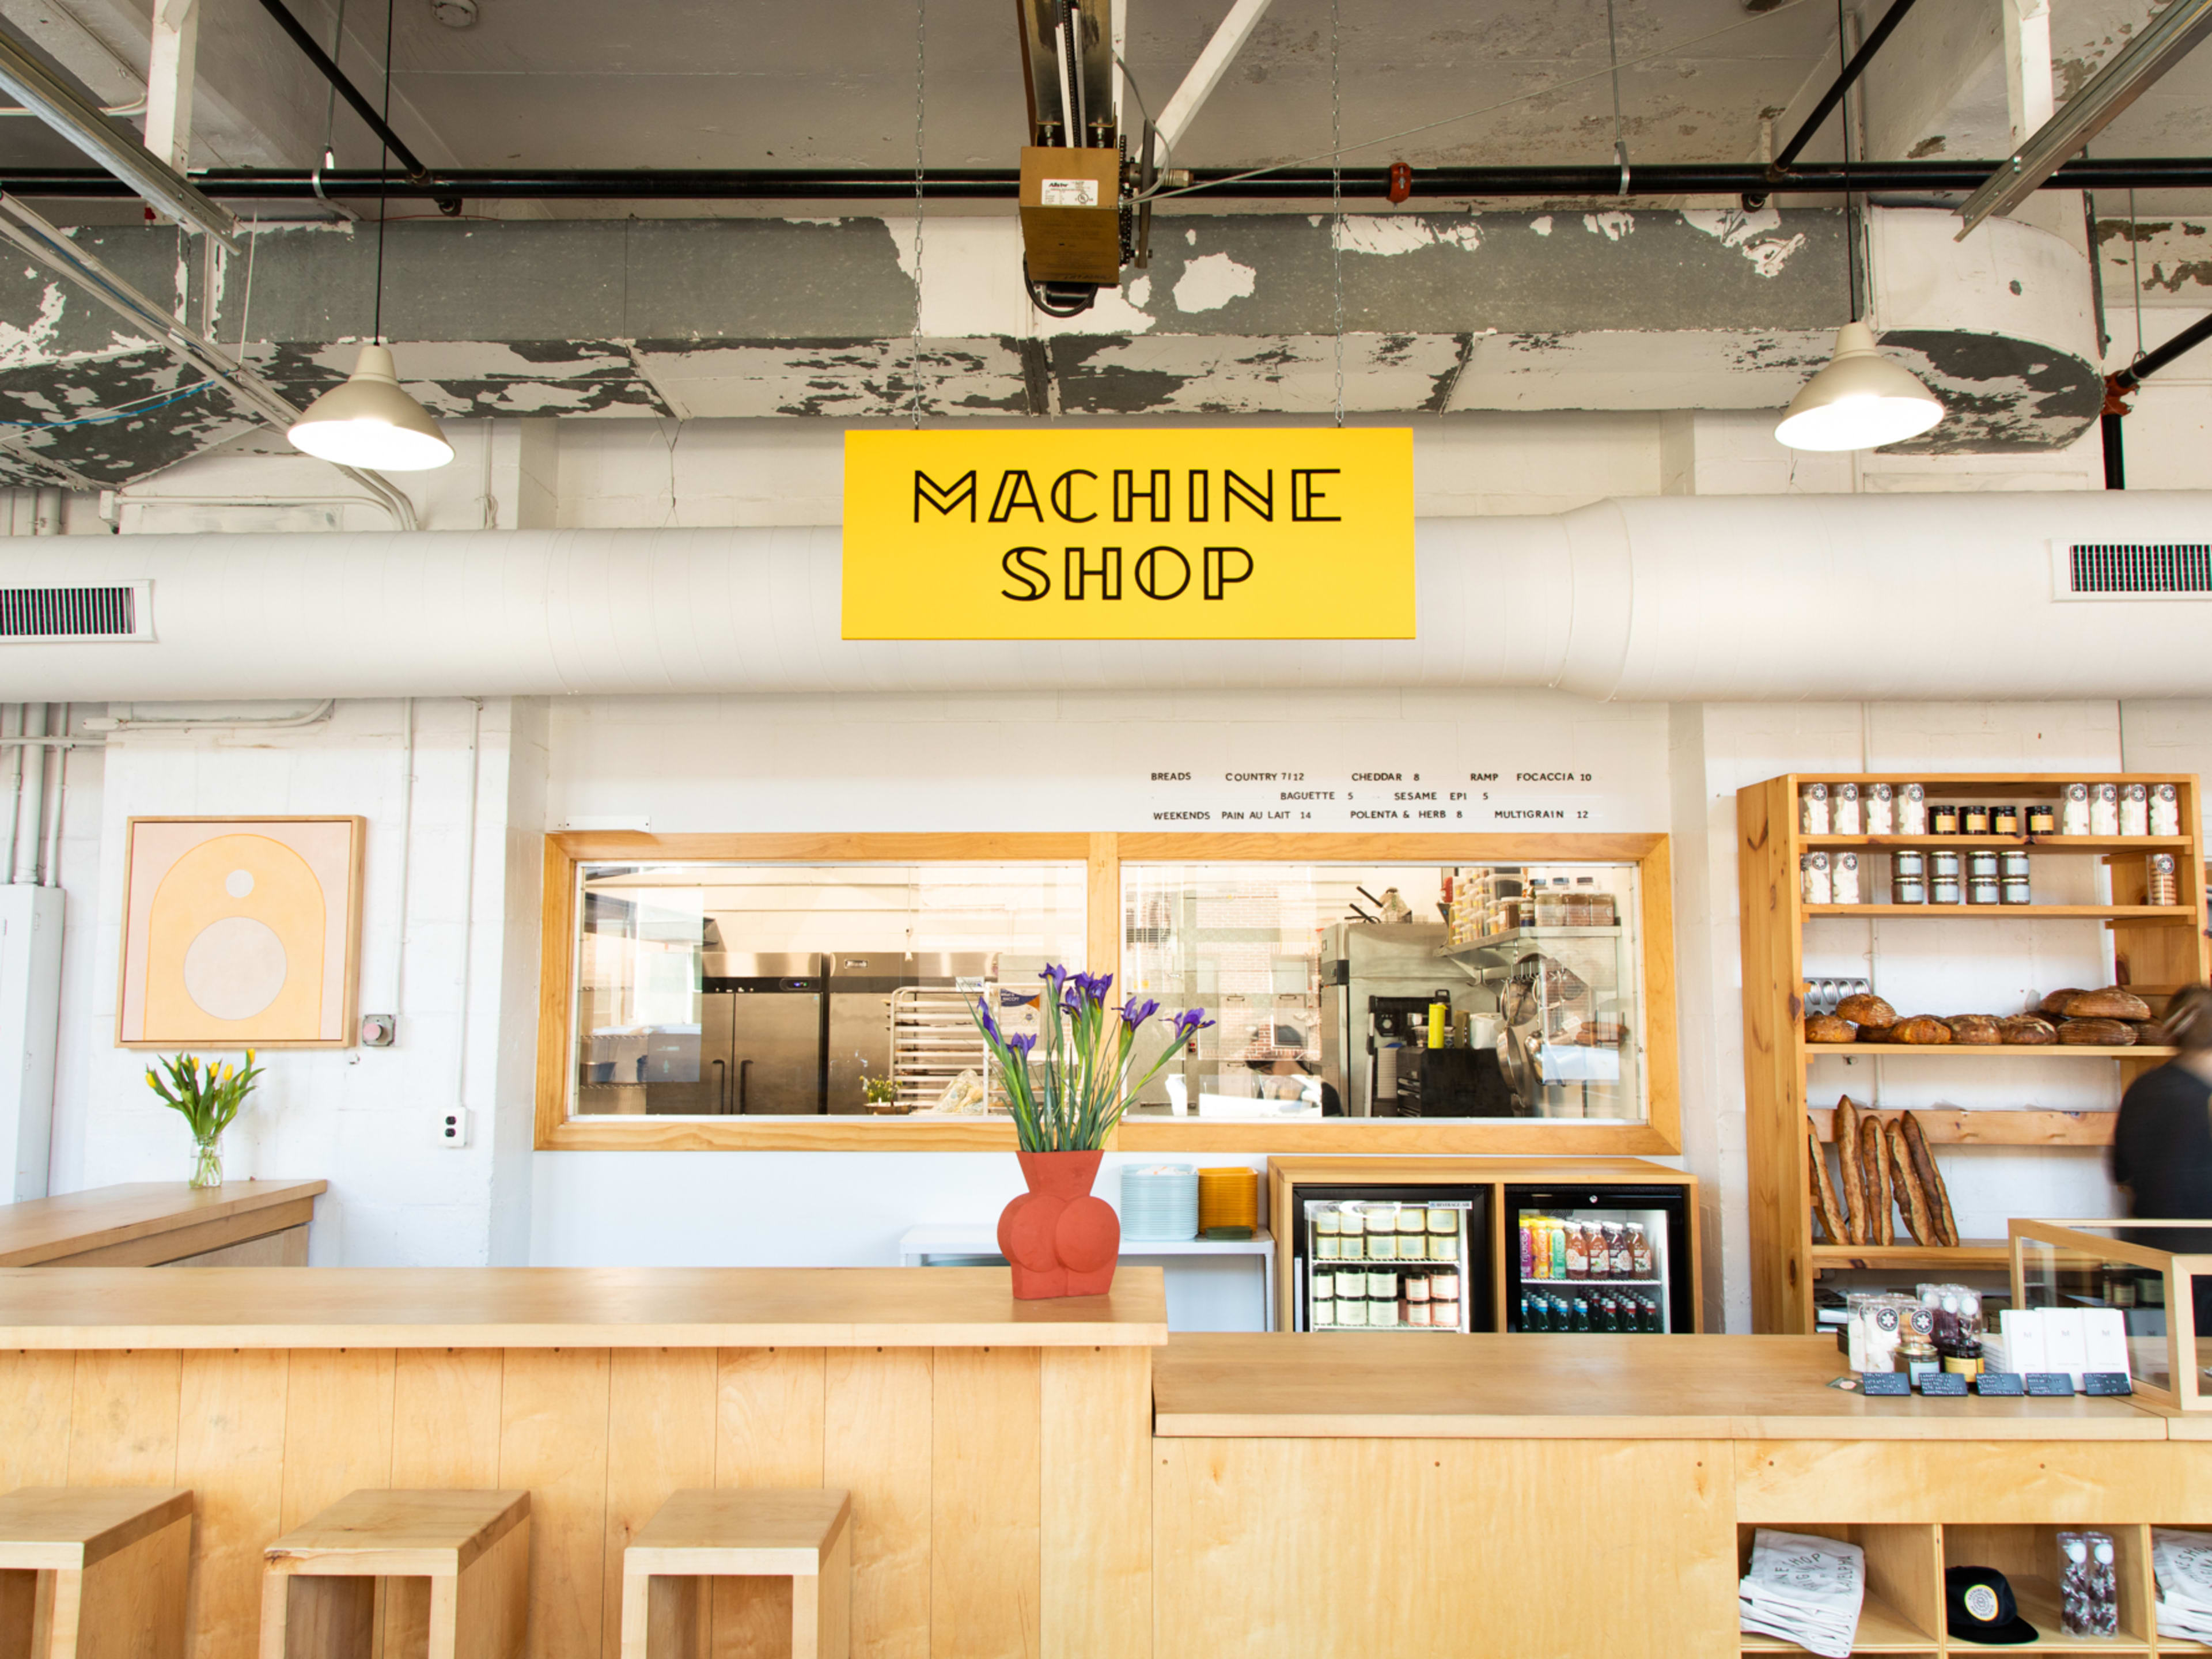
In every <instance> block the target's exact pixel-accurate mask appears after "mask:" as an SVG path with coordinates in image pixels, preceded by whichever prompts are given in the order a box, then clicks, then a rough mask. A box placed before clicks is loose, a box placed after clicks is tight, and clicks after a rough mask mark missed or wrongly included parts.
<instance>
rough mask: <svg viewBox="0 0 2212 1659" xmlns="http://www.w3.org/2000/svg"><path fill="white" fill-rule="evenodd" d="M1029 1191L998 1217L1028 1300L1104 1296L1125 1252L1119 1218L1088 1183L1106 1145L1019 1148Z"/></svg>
mask: <svg viewBox="0 0 2212 1659" xmlns="http://www.w3.org/2000/svg"><path fill="white" fill-rule="evenodd" d="M1014 1156H1015V1157H1016V1158H1018V1159H1020V1160H1021V1165H1022V1176H1023V1178H1024V1180H1025V1181H1027V1182H1029V1188H1030V1189H1029V1191H1027V1192H1025V1193H1024V1194H1022V1195H1021V1196H1020V1197H1019V1198H1017V1199H1016V1200H1014V1201H1013V1202H1012V1203H1011V1204H1009V1205H1007V1206H1006V1210H1005V1212H1003V1213H1002V1214H1001V1215H1000V1217H999V1254H1000V1255H1003V1256H1005V1257H1006V1261H1008V1263H1010V1264H1011V1265H1012V1267H1013V1270H1014V1294H1015V1296H1016V1297H1019V1298H1020V1299H1021V1300H1023V1301H1025V1302H1036V1301H1042V1300H1043V1299H1045V1298H1046V1297H1055V1296H1103V1295H1105V1294H1106V1292H1107V1291H1109V1289H1111V1288H1112V1286H1113V1284H1114V1263H1115V1259H1116V1258H1117V1257H1118V1256H1119V1255H1121V1217H1119V1216H1117V1215H1115V1213H1114V1206H1112V1205H1110V1204H1109V1203H1108V1202H1107V1201H1106V1200H1104V1199H1103V1198H1094V1197H1092V1196H1091V1183H1092V1182H1095V1181H1096V1180H1097V1178H1098V1161H1099V1160H1100V1159H1101V1158H1103V1157H1104V1156H1105V1154H1104V1153H1103V1152H1017V1153H1015V1154H1014Z"/></svg>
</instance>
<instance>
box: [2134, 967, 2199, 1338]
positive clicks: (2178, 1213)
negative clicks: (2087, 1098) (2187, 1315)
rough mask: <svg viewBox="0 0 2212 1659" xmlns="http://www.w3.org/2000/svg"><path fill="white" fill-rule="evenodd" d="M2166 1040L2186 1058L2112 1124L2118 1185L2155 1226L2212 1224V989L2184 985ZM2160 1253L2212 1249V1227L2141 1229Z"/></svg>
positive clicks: (2171, 1004) (2146, 1078)
mask: <svg viewBox="0 0 2212 1659" xmlns="http://www.w3.org/2000/svg"><path fill="white" fill-rule="evenodd" d="M2165 1024H2166V1040H2167V1041H2168V1042H2171V1043H2172V1044H2173V1046H2174V1047H2175V1048H2179V1050H2180V1051H2181V1052H2180V1053H2179V1054H2176V1055H2175V1056H2174V1057H2173V1058H2172V1059H2171V1060H2167V1061H2166V1064H2165V1065H2163V1066H2158V1067H2156V1068H2155V1069H2154V1070H2152V1071H2148V1072H2146V1073H2143V1074H2142V1076H2141V1077H2139V1078H2137V1079H2136V1080H2135V1081H2134V1082H2133V1083H2131V1084H2130V1085H2128V1091H2127V1093H2126V1094H2125V1095H2124V1096H2123V1097H2121V1100H2120V1115H2119V1121H2118V1122H2117V1123H2115V1124H2114V1125H2113V1126H2112V1179H2113V1180H2114V1181H2116V1182H2118V1183H2119V1184H2120V1185H2121V1186H2123V1187H2124V1188H2127V1189H2128V1198H2129V1202H2128V1213H2129V1214H2130V1215H2137V1216H2141V1217H2142V1218H2145V1219H2146V1220H2154V1221H2193V1220H2196V1219H2197V1218H2199V1217H2203V1218H2205V1219H2207V1220H2208V1221H2212V987H2207V986H2203V985H2191V986H2185V987H2183V988H2182V989H2181V990H2179V991H2177V992H2176V993H2174V994H2173V996H2172V1000H2169V1001H2168V1002H2167V1004H2166V1022H2165ZM2129 1237H2130V1238H2131V1239H2132V1240H2134V1241H2135V1242H2136V1243H2141V1244H2148V1246H2150V1247H2151V1248H2152V1249H2157V1250H2172V1251H2175V1252H2177V1253H2179V1252H2203V1251H2212V1227H2206V1228H2197V1227H2139V1228H2133V1229H2130V1231H2129ZM2195 1300H2196V1304H2197V1328H2198V1329H2199V1330H2200V1331H2201V1330H2205V1329H2207V1328H2212V1327H2208V1324H2207V1321H2208V1319H2212V1280H2199V1281H2198V1282H2197V1292H2196V1297H2195Z"/></svg>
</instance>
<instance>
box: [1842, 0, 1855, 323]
mask: <svg viewBox="0 0 2212 1659" xmlns="http://www.w3.org/2000/svg"><path fill="white" fill-rule="evenodd" d="M1850 58H1851V43H1850V36H1849V35H1847V34H1845V33H1844V0H1836V61H1837V62H1838V63H1839V64H1843V65H1844V68H1846V69H1848V68H1850ZM1836 115H1837V118H1838V119H1839V120H1841V121H1842V122H1843V124H1844V273H1845V280H1846V281H1848V282H1849V283H1850V285H1851V292H1850V313H1851V315H1850V320H1851V321H1853V322H1855V323H1856V322H1857V321H1859V320H1860V319H1859V232H1858V226H1857V222H1855V220H1854V219H1853V217H1852V213H1851V99H1850V93H1849V92H1848V91H1847V92H1845V93H1844V95H1843V96H1842V97H1841V98H1839V99H1838V100H1836Z"/></svg>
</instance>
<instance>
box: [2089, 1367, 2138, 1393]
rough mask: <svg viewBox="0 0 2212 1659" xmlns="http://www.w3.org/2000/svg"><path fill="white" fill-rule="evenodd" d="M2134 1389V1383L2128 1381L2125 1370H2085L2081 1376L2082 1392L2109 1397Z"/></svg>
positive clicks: (2132, 1391) (2130, 1391)
mask: <svg viewBox="0 0 2212 1659" xmlns="http://www.w3.org/2000/svg"><path fill="white" fill-rule="evenodd" d="M2135 1391H2136V1389H2135V1384H2134V1383H2130V1381H2128V1374H2127V1373H2126V1372H2125V1371H2085V1372H2084V1373H2083V1374H2082V1376H2081V1392H2082V1393H2083V1394H2089V1395H2104V1396H2106V1397H2107V1398H2109V1397H2111V1396H2112V1395H2123V1394H2133V1393H2134V1392H2135Z"/></svg>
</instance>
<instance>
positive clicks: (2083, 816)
mask: <svg viewBox="0 0 2212 1659" xmlns="http://www.w3.org/2000/svg"><path fill="white" fill-rule="evenodd" d="M2058 833H2059V834H2060V835H2062V836H2086V835H2087V834H2088V833H2089V786H2088V785H2087V784H2086V783H2069V784H2068V785H2067V786H2066V793H2064V794H2063V795H2062V796H2060V797H2059V799H2058Z"/></svg>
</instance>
